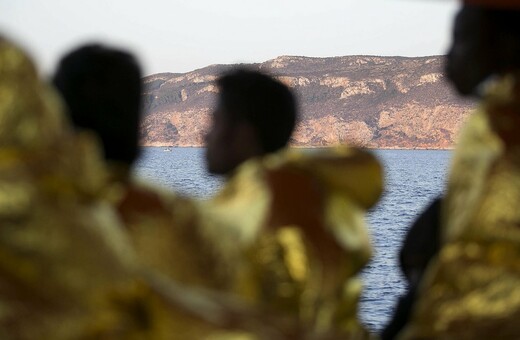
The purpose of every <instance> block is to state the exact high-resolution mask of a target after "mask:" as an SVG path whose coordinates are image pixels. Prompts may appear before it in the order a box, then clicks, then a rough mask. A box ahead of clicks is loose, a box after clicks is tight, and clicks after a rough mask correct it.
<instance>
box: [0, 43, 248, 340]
mask: <svg viewBox="0 0 520 340" xmlns="http://www.w3.org/2000/svg"><path fill="white" fill-rule="evenodd" d="M107 173H108V172H107V171H106V168H105V165H104V163H103V162H102V160H101V158H100V152H99V151H98V149H97V145H96V143H95V142H94V140H93V138H91V136H89V135H86V134H81V135H75V134H73V133H72V132H71V131H70V130H69V129H68V125H67V124H66V122H65V121H64V118H63V115H62V108H61V105H60V102H59V100H58V98H57V97H56V96H55V95H54V93H53V92H52V90H50V89H48V88H47V87H46V86H45V85H44V84H42V83H41V82H40V81H39V80H38V77H37V75H36V72H35V69H34V66H33V65H32V63H31V62H30V60H29V59H28V58H27V57H26V56H25V55H24V53H23V52H21V51H20V50H19V49H18V48H16V47H15V46H13V45H12V44H11V43H9V42H8V41H6V40H4V39H3V38H1V37H0V225H1V232H0V273H1V275H0V338H1V339H31V340H32V339H57V340H60V339H203V338H204V337H206V336H208V335H210V334H214V333H215V331H216V330H220V329H226V327H231V325H232V322H231V321H233V318H234V314H233V313H235V314H237V313H238V312H237V311H241V310H242V307H241V306H240V305H238V306H237V305H235V304H232V303H229V305H230V307H229V308H227V309H226V310H224V309H223V308H222V307H221V305H225V304H226V303H227V302H225V300H222V302H219V301H220V300H219V299H220V298H218V297H213V296H211V294H205V293H198V292H196V291H193V290H190V289H187V288H185V287H183V286H179V285H178V284H176V283H173V282H171V281H168V280H163V279H158V278H157V277H158V276H159V274H157V273H153V272H151V271H149V270H148V269H146V268H144V267H142V266H138V265H137V264H136V257H135V255H134V252H133V249H132V247H131V246H130V243H129V242H128V239H127V235H126V233H125V232H124V231H123V229H122V228H121V223H120V220H119V216H118V214H116V212H115V210H114V209H113V207H111V206H110V205H109V204H107V203H106V200H105V199H100V198H102V197H104V195H105V191H106V189H105V188H104V187H105V186H106V184H107V179H108V176H107ZM228 310H229V311H231V312H228ZM238 314H240V313H238ZM250 319H251V320H252V319H253V317H251V318H250ZM210 331H211V332H210Z"/></svg>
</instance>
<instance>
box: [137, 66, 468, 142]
mask: <svg viewBox="0 0 520 340" xmlns="http://www.w3.org/2000/svg"><path fill="white" fill-rule="evenodd" d="M442 64H443V57H441V56H433V57H417V58H407V57H374V56H347V57H334V58H308V57H290V56H282V57H278V58H276V59H273V60H269V61H266V62H264V63H261V64H252V65H248V66H250V67H252V68H256V69H260V70H262V71H265V72H268V73H270V74H273V75H275V76H276V77H277V78H278V79H280V80H281V81H282V82H284V83H285V84H287V85H289V86H290V87H292V88H293V89H294V91H295V93H296V95H297V97H298V99H299V103H300V111H301V118H300V122H299V124H298V127H297V129H296V132H295V134H294V136H293V139H292V144H293V145H295V146H309V147H311V146H325V145H334V144H337V143H354V144H358V145H362V146H366V147H370V148H404V149H415V148H426V149H444V148H450V147H451V146H453V144H454V140H455V139H456V136H457V132H458V130H459V128H460V126H461V124H462V122H463V121H464V119H465V118H466V117H467V115H468V113H469V111H470V109H471V108H472V106H473V103H471V102H469V101H464V100H461V99H460V98H458V97H457V96H456V94H455V93H454V92H453V91H452V89H451V88H450V86H449V85H448V84H447V82H446V80H445V79H444V76H443V74H442ZM232 67H233V66H232V65H212V66H208V67H205V68H202V69H199V70H195V71H193V72H189V73H183V74H175V73H160V74H154V75H151V76H148V77H146V78H144V79H143V82H144V93H143V102H144V119H143V123H142V130H141V141H142V144H143V145H145V146H166V145H169V146H201V145H202V144H203V134H204V131H206V129H207V128H208V124H209V122H210V113H211V106H212V104H213V102H214V99H215V93H216V88H215V86H214V84H213V81H214V80H215V79H216V77H217V76H218V75H219V74H221V73H222V72H225V71H226V70H229V69H230V68H232Z"/></svg>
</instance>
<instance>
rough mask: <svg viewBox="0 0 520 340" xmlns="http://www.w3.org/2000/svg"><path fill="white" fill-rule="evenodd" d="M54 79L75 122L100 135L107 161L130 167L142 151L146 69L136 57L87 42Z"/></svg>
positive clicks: (61, 65)
mask: <svg viewBox="0 0 520 340" xmlns="http://www.w3.org/2000/svg"><path fill="white" fill-rule="evenodd" d="M53 83H54V85H55V86H56V88H57V89H58V91H59V92H60V93H61V94H62V96H63V98H64V100H65V103H66V104H67V107H68V113H69V115H70V118H71V121H72V123H73V125H74V126H75V127H76V128H78V129H87V130H91V131H93V132H94V133H96V134H97V135H98V136H99V137H100V139H101V142H102V144H103V149H104V154H105V158H106V159H107V160H109V161H116V162H121V163H125V164H128V165H130V164H131V163H132V162H133V161H134V160H135V158H136V157H137V155H138V152H139V147H138V140H139V121H140V109H141V99H140V98H141V70H140V67H139V65H138V63H137V62H136V60H135V58H134V57H133V56H132V55H130V54H129V53H127V52H125V51H121V50H117V49H113V48H109V47H105V46H101V45H86V46H84V47H81V48H79V49H76V50H74V51H72V52H70V53H69V54H67V55H66V56H65V57H63V59H62V60H61V61H60V63H59V65H58V69H57V71H56V74H55V75H54V78H53Z"/></svg>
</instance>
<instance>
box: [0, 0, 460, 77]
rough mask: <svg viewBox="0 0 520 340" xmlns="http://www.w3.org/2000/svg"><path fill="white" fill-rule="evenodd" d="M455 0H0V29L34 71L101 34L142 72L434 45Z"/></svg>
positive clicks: (421, 50)
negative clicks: (27, 54)
mask: <svg viewBox="0 0 520 340" xmlns="http://www.w3.org/2000/svg"><path fill="white" fill-rule="evenodd" d="M457 7H458V2H457V1H455V0H146V1H145V0H142V1H135V0H88V1H87V0H0V34H3V35H6V36H7V37H10V38H11V39H14V40H16V41H17V42H18V43H19V44H21V45H22V46H23V47H24V48H25V49H26V50H28V51H29V52H30V53H31V54H32V56H33V58H34V59H35V60H36V62H37V64H38V65H39V68H40V69H41V70H42V71H43V72H44V73H49V72H52V70H53V69H54V67H55V65H56V63H57V61H58V59H59V58H60V56H61V55H63V54H64V53H66V52H67V51H69V50H70V49H72V48H74V47H77V46H78V45H80V44H82V43H87V42H94V41H95V42H103V43H107V44H114V45H116V46H118V47H123V48H126V49H129V50H130V51H132V52H133V53H134V54H136V55H137V57H138V59H139V60H140V62H141V64H142V66H143V69H144V73H145V74H152V73H158V72H187V71H191V70H194V69H197V68H201V67H204V66H207V65H211V64H231V63H237V62H262V61H265V60H268V59H272V58H275V57H277V56H280V55H299V56H314V57H331V56H343V55H355V54H365V55H386V56H396V55H399V56H425V55H438V54H444V53H445V51H446V48H447V46H448V42H449V39H450V30H451V22H452V19H453V16H454V14H455V12H456V9H457Z"/></svg>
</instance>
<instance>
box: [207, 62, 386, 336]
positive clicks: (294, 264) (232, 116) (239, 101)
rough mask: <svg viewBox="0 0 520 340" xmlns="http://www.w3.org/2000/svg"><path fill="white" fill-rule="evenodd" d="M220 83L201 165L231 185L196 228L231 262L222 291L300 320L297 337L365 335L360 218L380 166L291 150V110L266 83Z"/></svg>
mask: <svg viewBox="0 0 520 340" xmlns="http://www.w3.org/2000/svg"><path fill="white" fill-rule="evenodd" d="M216 83H217V87H218V90H219V92H218V102H217V105H216V109H215V110H214V113H213V120H212V123H211V124H212V125H211V127H210V131H209V133H208V135H207V138H206V147H207V150H206V161H207V167H208V170H209V171H210V172H211V173H213V174H219V175H225V176H226V177H227V178H226V179H227V181H226V184H225V186H224V188H223V189H222V190H221V191H220V192H219V193H218V194H217V195H216V196H215V197H214V198H212V199H210V200H208V201H207V202H203V203H204V204H203V208H204V209H203V210H202V212H203V215H204V216H203V218H202V220H201V223H202V224H204V225H206V228H205V229H206V230H210V231H212V232H213V234H214V236H213V239H214V240H215V243H216V244H219V247H217V250H216V254H217V255H215V257H216V258H222V259H232V260H231V261H229V262H228V264H229V266H227V269H228V270H227V271H226V272H224V273H223V275H222V276H224V277H226V278H227V279H226V280H225V282H226V283H225V285H224V286H223V287H224V288H223V289H227V290H228V291H232V292H233V293H234V294H237V295H238V296H240V297H242V298H243V299H245V300H247V301H249V302H250V303H251V304H253V305H255V306H259V308H260V309H265V310H269V311H272V312H271V313H277V314H279V315H281V316H282V319H283V318H287V320H293V321H296V324H295V325H296V329H290V327H288V328H289V330H288V331H287V332H288V334H291V332H294V333H292V338H295V339H296V338H304V336H309V338H312V337H313V336H316V337H318V338H319V336H330V338H338V337H339V338H344V339H350V338H355V339H364V338H366V337H368V333H367V332H366V330H365V329H364V328H363V326H362V325H361V324H360V323H359V321H358V319H357V301H358V297H359V293H360V286H359V285H358V282H357V278H356V275H357V274H358V272H359V271H360V270H361V269H362V268H363V266H364V265H365V264H366V263H367V261H368V259H369V257H370V254H371V247H370V242H369V239H368V235H367V232H366V229H365V225H364V219H363V217H364V213H365V211H366V209H368V208H369V207H371V206H373V205H374V204H375V202H376V201H377V199H378V198H379V195H380V193H381V190H382V176H381V175H382V169H381V167H380V165H379V163H378V162H377V160H376V159H375V158H374V157H373V156H372V155H371V154H370V153H368V152H365V151H363V150H360V149H357V148H348V147H341V148H335V149H332V148H331V149H327V150H320V151H319V152H314V153H305V152H299V151H295V150H289V149H287V148H286V146H287V143H288V142H289V139H290V137H291V133H292V131H293V129H294V125H295V122H296V120H297V108H296V103H295V99H294V98H293V95H292V94H291V91H290V90H289V88H288V87H287V86H285V85H284V84H282V83H280V82H279V81H278V80H276V79H274V78H273V77H271V76H268V75H266V74H263V73H261V72H258V71H254V70H248V69H235V70H231V71H229V72H228V73H226V74H224V75H223V76H221V77H220V78H218V80H217V81H216ZM226 287H227V288H226ZM289 325H292V324H291V323H287V326H289ZM304 334H305V335H304Z"/></svg>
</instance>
